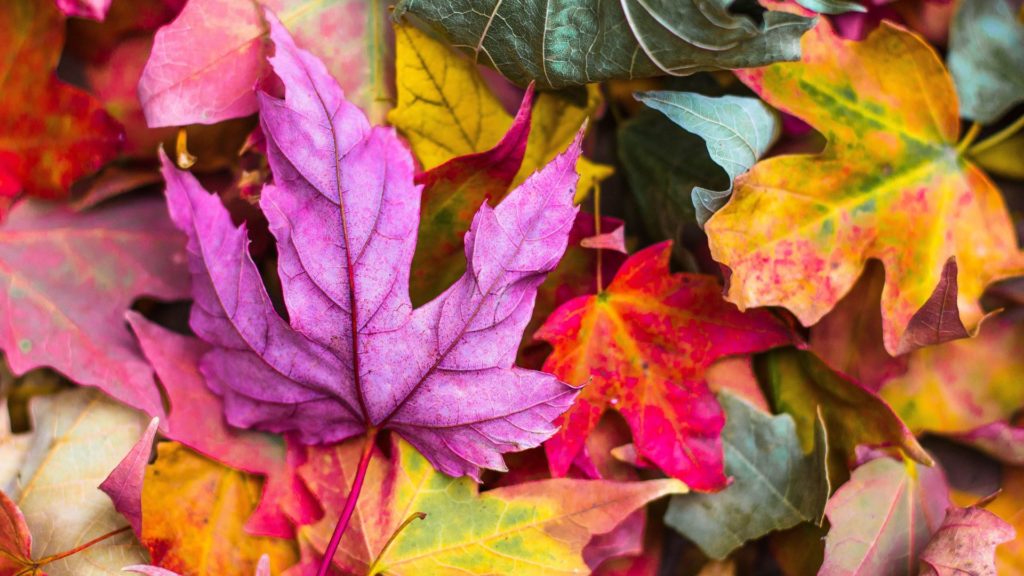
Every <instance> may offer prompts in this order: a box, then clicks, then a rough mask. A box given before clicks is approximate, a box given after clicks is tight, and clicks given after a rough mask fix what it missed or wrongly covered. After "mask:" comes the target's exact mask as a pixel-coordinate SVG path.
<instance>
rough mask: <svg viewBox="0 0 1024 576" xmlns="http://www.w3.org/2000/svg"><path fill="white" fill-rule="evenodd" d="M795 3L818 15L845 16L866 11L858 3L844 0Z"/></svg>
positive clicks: (798, 1) (816, 0) (809, 0)
mask: <svg viewBox="0 0 1024 576" xmlns="http://www.w3.org/2000/svg"><path fill="white" fill-rule="evenodd" d="M796 3H797V4H799V5H801V6H803V7H804V8H807V9H808V10H814V11H815V12H817V13H819V14H846V13H847V12H867V11H868V9H867V8H865V7H864V6H863V5H861V4H860V3H858V2H847V1H846V0H796Z"/></svg>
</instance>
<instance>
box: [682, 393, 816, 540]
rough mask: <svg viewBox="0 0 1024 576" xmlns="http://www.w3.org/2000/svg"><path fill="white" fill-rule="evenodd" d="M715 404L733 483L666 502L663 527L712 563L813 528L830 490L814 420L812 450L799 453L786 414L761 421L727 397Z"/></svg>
mask: <svg viewBox="0 0 1024 576" xmlns="http://www.w3.org/2000/svg"><path fill="white" fill-rule="evenodd" d="M718 400H719V402H720V403H721V404H722V407H723V408H724V409H725V413H726V423H725V428H724V429H723V430H722V444H723V446H724V448H725V471H726V473H727V474H729V475H730V476H732V477H733V483H732V484H730V485H729V487H727V488H726V489H725V490H722V491H721V492H717V493H714V494H685V495H680V496H674V497H673V498H672V502H671V503H670V504H669V507H668V512H666V513H665V522H666V523H667V524H668V525H669V526H671V527H673V528H675V529H676V530H677V531H679V533H680V534H682V535H684V536H686V537H687V538H689V539H690V540H692V541H693V542H694V543H696V544H697V546H699V547H700V549H701V550H703V551H704V553H705V554H707V555H708V556H710V557H712V558H715V559H723V558H725V557H726V556H728V555H729V554H730V553H731V552H732V551H733V550H735V549H737V548H739V547H740V546H742V545H743V543H744V542H746V541H748V540H753V539H755V538H760V537H761V536H764V535H765V534H767V533H769V532H772V531H774V530H783V529H786V528H790V527H792V526H796V525H797V524H799V523H801V522H813V523H815V524H818V525H821V521H822V518H823V517H824V514H825V502H826V501H827V500H828V495H829V492H830V489H831V487H830V484H829V477H828V469H827V466H826V460H827V458H828V442H827V439H826V436H825V434H826V432H825V427H824V424H822V421H821V419H820V418H819V420H818V425H817V429H816V436H815V445H814V448H813V450H812V452H811V453H810V454H804V453H803V451H802V450H801V448H800V440H799V438H797V435H796V425H795V424H794V423H793V419H792V418H791V417H790V416H789V415H787V414H783V415H780V416H771V415H769V414H765V413H764V412H761V411H760V410H758V409H757V408H755V407H754V406H752V405H751V404H748V403H747V402H746V401H745V400H741V399H740V398H738V397H736V396H733V395H732V394H728V393H722V394H720V395H719V396H718Z"/></svg>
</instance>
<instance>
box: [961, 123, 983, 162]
mask: <svg viewBox="0 0 1024 576" xmlns="http://www.w3.org/2000/svg"><path fill="white" fill-rule="evenodd" d="M980 133H981V124H978V123H977V122H972V123H971V127H970V128H968V129H967V134H964V139H963V140H961V141H960V143H959V144H957V145H956V153H957V154H960V155H962V154H963V153H964V151H965V150H967V147H968V146H970V145H971V144H973V143H974V139H975V138H977V137H978V134H980Z"/></svg>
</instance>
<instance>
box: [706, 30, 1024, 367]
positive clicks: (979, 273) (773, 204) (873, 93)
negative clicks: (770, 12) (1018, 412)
mask: <svg viewBox="0 0 1024 576" xmlns="http://www.w3.org/2000/svg"><path fill="white" fill-rule="evenodd" d="M740 77H741V79H742V80H743V81H744V82H745V83H746V84H747V85H748V86H750V87H751V88H752V89H753V90H754V91H755V92H757V93H758V94H759V95H761V97H763V98H764V99H765V100H766V101H767V102H768V103H769V104H771V105H773V106H775V107H777V108H779V109H781V110H783V111H785V112H788V113H790V114H793V115H795V116H797V117H799V118H800V119H802V120H804V121H806V122H807V123H809V124H810V125H811V126H813V127H814V128H816V129H817V130H818V131H819V132H821V133H822V134H823V135H824V136H825V137H826V138H827V140H828V144H827V145H826V147H825V150H824V151H823V152H822V153H820V154H810V155H808V154H799V155H783V156H777V157H774V158H770V159H768V160H764V161H762V162H760V163H758V164H757V165H756V166H754V168H753V169H752V170H751V171H750V172H748V173H747V174H745V175H742V176H740V177H739V178H737V181H736V191H735V193H734V194H733V197H732V199H731V201H730V202H729V204H728V205H726V206H725V208H723V209H722V210H721V211H720V212H719V213H717V214H716V215H715V216H714V217H713V218H712V219H711V220H710V221H709V222H708V224H707V233H708V237H709V240H710V245H711V252H712V255H713V256H714V258H715V260H717V261H719V262H721V263H722V264H725V265H726V266H728V267H729V268H730V269H731V271H732V273H731V278H730V283H729V290H728V298H729V300H730V301H732V302H734V303H736V304H737V306H739V307H740V309H745V308H748V307H755V306H784V307H786V308H788V309H789V310H791V311H792V312H793V313H794V314H796V316H797V317H798V318H799V319H800V321H801V322H802V323H804V324H805V325H811V324H814V323H816V322H817V321H818V320H820V319H821V317H822V316H824V315H825V313H827V312H828V311H829V310H831V309H832V307H833V306H835V304H836V303H837V302H838V301H839V300H840V299H841V298H842V297H843V296H844V295H845V294H846V293H847V292H848V291H849V290H850V289H851V288H852V287H853V285H854V283H855V282H856V280H857V278H858V276H860V274H861V272H862V271H863V269H864V267H865V264H866V263H867V261H868V259H871V258H876V259H878V260H880V261H881V262H882V264H883V266H884V267H885V277H886V279H885V287H884V288H883V290H882V324H883V339H884V342H885V347H886V349H887V350H888V351H889V353H890V354H897V353H903V352H908V351H910V350H912V349H914V348H917V347H920V346H923V345H926V344H934V343H937V342H942V341H946V340H951V339H955V338H962V337H964V336H967V335H968V334H969V333H970V332H972V331H973V330H974V328H975V327H976V325H977V323H978V321H979V320H980V319H981V317H982V310H981V307H980V305H979V304H978V298H979V297H980V296H981V293H982V291H983V290H984V289H985V287H986V286H987V285H988V284H989V283H991V282H993V281H995V280H998V279H1000V278H1005V277H1008V276H1012V275H1015V274H1019V273H1021V272H1022V271H1024V257H1022V255H1021V253H1020V252H1019V250H1018V248H1017V239H1016V235H1015V233H1014V230H1013V226H1012V224H1011V221H1010V218H1009V215H1008V214H1007V211H1006V207H1005V205H1004V203H1003V200H1002V198H1001V197H1000V195H999V191H998V190H997V189H996V187H995V186H994V185H993V184H992V183H991V182H990V181H989V179H988V178H987V177H986V176H985V175H984V174H983V173H982V172H981V171H980V170H979V169H978V168H977V167H975V166H974V165H973V164H971V163H970V162H969V161H967V160H966V159H965V158H964V157H963V156H962V155H961V154H960V151H959V150H958V149H957V144H956V142H957V138H958V136H959V120H958V117H957V100H956V92H955V91H954V88H953V82H952V80H951V78H950V75H949V73H948V72H947V71H946V69H945V68H944V67H943V65H942V61H941V60H940V59H939V56H938V55H937V54H936V53H935V51H934V50H933V49H932V48H930V47H929V46H928V44H927V43H925V41H924V40H922V39H921V38H920V37H918V36H917V35H915V34H913V33H911V32H908V31H906V30H904V29H902V28H899V27H897V26H895V25H891V24H888V23H883V24H882V25H881V26H880V27H879V28H878V29H877V30H875V31H874V32H873V33H872V34H871V35H870V36H869V37H868V38H867V39H866V40H864V41H862V42H852V41H846V40H842V39H840V38H839V37H837V36H836V35H835V34H834V33H833V31H832V29H831V27H830V26H829V25H828V23H827V22H825V21H822V22H820V23H819V24H818V26H817V27H816V28H815V29H814V30H812V31H810V32H808V33H807V34H806V35H805V36H804V38H803V57H802V59H801V61H800V62H793V63H781V64H773V65H771V66H767V67H765V68H758V69H752V70H746V71H743V72H741V73H740Z"/></svg>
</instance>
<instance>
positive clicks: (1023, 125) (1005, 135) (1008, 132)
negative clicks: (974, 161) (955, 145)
mask: <svg viewBox="0 0 1024 576" xmlns="http://www.w3.org/2000/svg"><path fill="white" fill-rule="evenodd" d="M1021 129H1024V116H1021V117H1020V118H1017V120H1016V121H1014V122H1013V124H1010V125H1009V126H1007V127H1006V128H1003V129H1002V130H1000V131H999V132H996V133H995V134H993V135H991V136H989V137H988V138H986V139H984V140H982V141H981V142H978V143H977V144H975V145H974V146H971V147H970V149H969V150H968V151H967V153H968V154H981V153H982V152H984V151H985V150H988V149H989V148H994V147H996V146H998V145H999V144H1002V143H1003V142H1005V141H1006V140H1008V139H1009V138H1010V137H1011V136H1013V135H1014V134H1016V133H1017V132H1020V131H1021Z"/></svg>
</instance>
